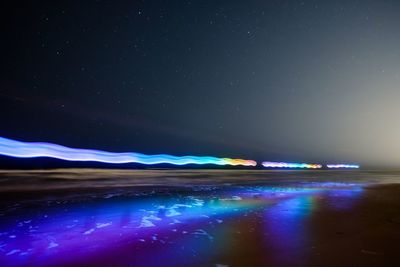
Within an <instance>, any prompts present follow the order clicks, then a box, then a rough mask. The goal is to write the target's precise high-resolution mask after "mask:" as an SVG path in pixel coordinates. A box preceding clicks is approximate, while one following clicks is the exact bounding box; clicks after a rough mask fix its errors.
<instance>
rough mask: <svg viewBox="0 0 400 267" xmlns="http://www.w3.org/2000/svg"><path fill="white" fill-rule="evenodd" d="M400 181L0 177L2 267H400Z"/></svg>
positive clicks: (304, 175) (312, 176) (392, 177)
mask: <svg viewBox="0 0 400 267" xmlns="http://www.w3.org/2000/svg"><path fill="white" fill-rule="evenodd" d="M398 182H400V173H398V172H362V171H359V172H340V171H337V172H329V171H327V172H323V171H315V172H314V171H306V172H296V171H291V172H285V171H282V172H281V171H274V172H266V171H215V170H214V171H200V170H195V171H176V170H148V171H146V170H142V171H127V170H116V171H115V170H82V171H81V170H76V169H75V170H56V171H45V172H39V171H34V172H14V173H12V172H8V173H7V172H2V173H0V184H1V189H0V190H1V191H2V193H1V200H0V265H1V266H399V265H400V258H399V257H400V255H398V254H399V253H398V252H399V251H400V183H398Z"/></svg>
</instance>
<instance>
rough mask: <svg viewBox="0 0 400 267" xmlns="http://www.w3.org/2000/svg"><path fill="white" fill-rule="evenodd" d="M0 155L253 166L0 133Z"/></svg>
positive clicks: (240, 161)
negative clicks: (34, 140) (22, 139)
mask: <svg viewBox="0 0 400 267" xmlns="http://www.w3.org/2000/svg"><path fill="white" fill-rule="evenodd" d="M0 155H4V156H10V157H17V158H36V157H51V158H57V159H62V160H68V161H96V162H104V163H140V164H146V165H152V164H162V163H167V164H174V165H186V164H214V165H233V166H236V165H242V166H256V165H257V162H255V161H254V160H245V159H231V158H217V157H197V156H171V155H165V154H160V155H145V154H140V153H132V152H125V153H114V152H106V151H100V150H93V149H78V148H70V147H65V146H61V145H56V144H50V143H28V142H20V141H15V140H11V139H7V138H3V137H0Z"/></svg>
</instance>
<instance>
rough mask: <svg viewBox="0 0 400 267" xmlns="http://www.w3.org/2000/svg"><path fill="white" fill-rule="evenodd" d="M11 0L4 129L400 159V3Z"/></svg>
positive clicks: (64, 139) (108, 143)
mask: <svg viewBox="0 0 400 267" xmlns="http://www.w3.org/2000/svg"><path fill="white" fill-rule="evenodd" d="M27 2H28V1H27ZM14 4H15V6H4V4H3V7H2V27H1V28H2V30H1V33H2V34H1V43H0V46H1V74H0V122H1V124H0V125H1V126H0V136H3V137H7V138H12V139H17V140H23V141H46V142H52V143H59V144H63V145H67V146H72V147H82V148H96V149H103V150H109V151H116V152H117V151H134V152H141V153H148V154H155V153H168V154H174V155H213V156H222V157H225V156H226V157H234V158H245V159H255V160H268V161H301V162H318V163H327V162H333V163H334V162H354V163H360V164H362V165H364V166H381V167H384V166H400V15H399V14H400V2H399V1H394V0H393V1H383V0H380V1H368V0H363V1H361V0H360V1H352V0H343V1H252V0H249V1H232V0H230V1H29V3H21V2H18V3H17V2H15V3H14ZM17 4H18V5H17Z"/></svg>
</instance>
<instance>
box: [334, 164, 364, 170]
mask: <svg viewBox="0 0 400 267" xmlns="http://www.w3.org/2000/svg"><path fill="white" fill-rule="evenodd" d="M326 167H328V168H329V169H341V168H346V169H359V168H360V166H359V165H357V164H328V165H326Z"/></svg>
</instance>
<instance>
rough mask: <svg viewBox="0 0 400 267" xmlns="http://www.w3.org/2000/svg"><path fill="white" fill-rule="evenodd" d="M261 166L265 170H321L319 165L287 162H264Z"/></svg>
mask: <svg viewBox="0 0 400 267" xmlns="http://www.w3.org/2000/svg"><path fill="white" fill-rule="evenodd" d="M262 165H263V166H264V167H266V168H301V169H320V168H322V165H321V164H308V163H287V162H271V161H264V162H263V163H262Z"/></svg>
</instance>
